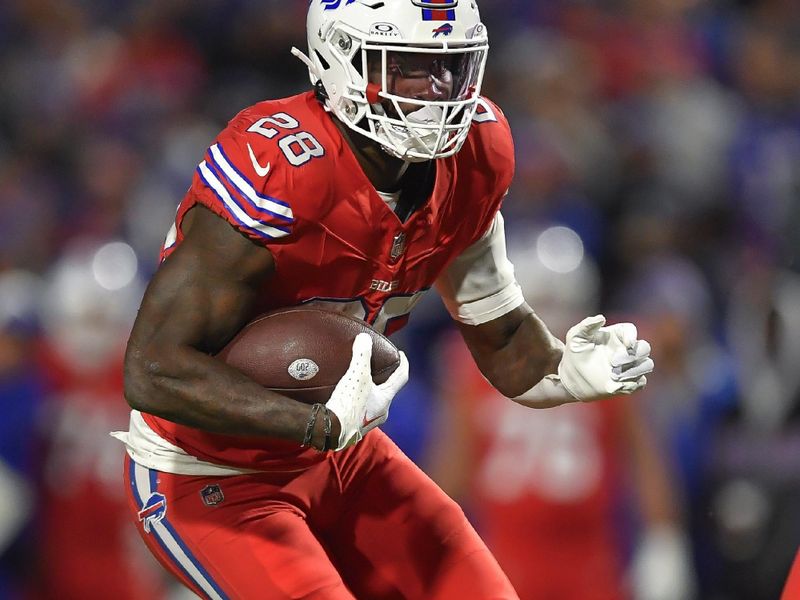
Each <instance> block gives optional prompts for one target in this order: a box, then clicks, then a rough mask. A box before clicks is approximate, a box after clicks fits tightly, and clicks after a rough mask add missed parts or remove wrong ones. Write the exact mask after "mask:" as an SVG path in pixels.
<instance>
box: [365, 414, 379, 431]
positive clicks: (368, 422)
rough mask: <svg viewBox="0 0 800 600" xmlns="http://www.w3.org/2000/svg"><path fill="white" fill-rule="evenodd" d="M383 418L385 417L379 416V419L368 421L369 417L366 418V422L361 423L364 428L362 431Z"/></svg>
mask: <svg viewBox="0 0 800 600" xmlns="http://www.w3.org/2000/svg"><path fill="white" fill-rule="evenodd" d="M382 416H383V415H378V416H377V417H375V418H374V419H370V420H367V417H366V416H365V417H364V421H363V423H361V427H362V429H363V428H364V427H369V426H370V425H372V424H373V423H374V422H375V421H377V420H378V419H380V418H381V417H382Z"/></svg>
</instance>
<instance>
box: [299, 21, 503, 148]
mask: <svg viewBox="0 0 800 600" xmlns="http://www.w3.org/2000/svg"><path fill="white" fill-rule="evenodd" d="M479 27H480V28H481V29H480V32H481V33H482V34H483V35H481V36H476V39H475V40H474V41H464V40H461V41H460V42H458V43H451V42H449V41H441V42H440V41H438V40H426V41H425V43H413V44H412V43H406V42H398V41H395V40H391V41H385V40H380V41H378V40H375V39H373V37H374V36H373V37H371V36H368V35H365V34H364V33H363V32H362V31H359V30H358V29H356V28H354V27H352V26H350V25H348V24H346V23H343V22H342V21H333V22H331V21H328V22H327V23H325V26H324V27H322V28H320V29H319V31H318V32H316V37H315V38H314V39H313V40H312V38H311V37H310V43H309V46H310V49H311V57H310V58H307V57H305V56H304V55H302V53H300V52H299V51H297V50H296V49H295V50H293V52H294V53H295V55H297V56H299V57H300V58H302V59H303V60H304V62H306V64H307V65H308V67H309V71H310V72H311V79H312V82H314V83H315V84H317V83H318V82H321V84H322V86H323V88H324V90H325V94H326V96H327V100H326V102H325V106H326V109H327V110H329V111H330V112H333V113H334V114H335V115H336V117H337V118H339V120H341V121H342V122H343V123H344V124H345V125H347V126H348V127H349V128H350V129H352V130H354V131H357V132H358V133H360V134H362V135H364V136H366V137H368V138H370V139H372V140H374V141H376V142H377V143H379V144H380V145H381V147H382V148H383V149H384V150H385V151H386V152H387V153H389V154H391V155H392V156H395V157H398V158H401V159H403V160H405V161H408V162H422V161H426V160H432V159H437V158H444V157H447V156H452V155H453V154H455V153H456V152H458V151H459V150H460V149H461V146H462V145H463V144H464V141H465V140H466V138H467V134H468V133H469V127H470V125H471V124H472V119H473V117H474V115H475V110H476V108H477V104H478V100H479V97H480V88H481V83H482V81H483V75H484V70H485V66H486V55H487V50H488V42H487V41H486V37H485V28H483V26H482V25H480V26H479ZM476 29H477V27H476ZM309 35H310V36H311V35H312V34H311V32H310V34H309ZM312 42H313V43H312Z"/></svg>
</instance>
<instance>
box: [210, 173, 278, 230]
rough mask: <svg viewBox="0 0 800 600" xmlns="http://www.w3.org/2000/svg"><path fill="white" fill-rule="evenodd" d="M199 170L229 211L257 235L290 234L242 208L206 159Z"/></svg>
mask: <svg viewBox="0 0 800 600" xmlns="http://www.w3.org/2000/svg"><path fill="white" fill-rule="evenodd" d="M197 172H198V174H199V175H200V177H201V178H202V179H203V181H204V182H205V184H206V185H207V186H208V187H209V188H210V189H211V190H212V191H213V192H214V193H215V194H216V196H217V198H219V199H220V200H221V201H222V203H223V204H224V205H225V208H227V209H228V213H229V214H230V215H231V216H232V217H233V218H234V219H235V220H236V221H237V222H238V223H239V224H240V225H242V226H243V227H244V228H246V229H248V230H250V231H252V232H253V233H255V234H256V235H259V236H261V237H266V238H269V239H277V238H282V237H284V236H287V235H289V233H290V232H289V231H288V230H286V229H281V228H279V227H273V226H271V225H267V224H266V223H262V222H260V221H256V220H255V219H253V218H252V217H251V216H250V215H248V214H247V213H246V212H244V210H242V208H241V207H240V206H239V205H238V204H237V203H236V202H235V201H234V200H233V198H231V195H230V193H229V192H228V190H227V189H226V188H225V186H224V185H223V184H222V182H221V181H220V180H219V179H218V178H217V176H216V175H214V173H213V172H212V171H211V169H210V168H209V167H208V165H207V164H206V161H203V162H201V163H200V165H199V166H198V167H197Z"/></svg>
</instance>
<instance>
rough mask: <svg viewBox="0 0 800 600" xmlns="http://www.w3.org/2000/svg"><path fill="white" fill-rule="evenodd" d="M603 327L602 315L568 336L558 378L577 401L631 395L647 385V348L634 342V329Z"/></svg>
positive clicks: (630, 326) (622, 325)
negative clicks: (615, 395)
mask: <svg viewBox="0 0 800 600" xmlns="http://www.w3.org/2000/svg"><path fill="white" fill-rule="evenodd" d="M605 323H606V318H605V317H604V316H603V315H596V316H594V317H588V318H586V319H584V320H583V321H581V322H580V323H578V324H577V325H575V326H574V327H572V329H570V330H569V331H568V332H567V339H566V342H565V345H564V354H563V356H562V358H561V362H560V363H559V365H558V375H559V379H560V380H561V384H562V385H563V386H564V387H565V388H566V390H567V391H568V392H569V394H570V395H571V396H573V397H574V398H577V399H578V400H582V401H586V400H595V399H598V398H602V397H606V396H612V395H614V394H630V393H632V392H635V391H636V390H638V389H641V388H643V387H644V386H645V385H646V384H647V377H645V375H646V374H647V373H650V372H651V371H652V370H653V367H654V364H653V359H651V358H650V344H648V343H647V342H646V341H645V340H637V339H636V335H637V332H636V326H635V325H633V324H632V323H617V324H616V325H609V326H608V327H604V325H605Z"/></svg>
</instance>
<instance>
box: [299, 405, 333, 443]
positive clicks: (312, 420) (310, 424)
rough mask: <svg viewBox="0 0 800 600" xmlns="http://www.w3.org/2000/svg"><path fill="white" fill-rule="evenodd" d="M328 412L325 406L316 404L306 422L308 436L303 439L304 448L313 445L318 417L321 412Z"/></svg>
mask: <svg viewBox="0 0 800 600" xmlns="http://www.w3.org/2000/svg"><path fill="white" fill-rule="evenodd" d="M323 409H324V410H327V409H326V408H325V406H324V405H323V404H315V405H314V406H312V407H311V414H310V415H309V417H308V421H307V422H306V435H305V437H304V438H303V448H307V447H308V446H310V445H311V438H313V437H314V426H315V425H316V424H317V416H318V415H319V411H320V410H323Z"/></svg>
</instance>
